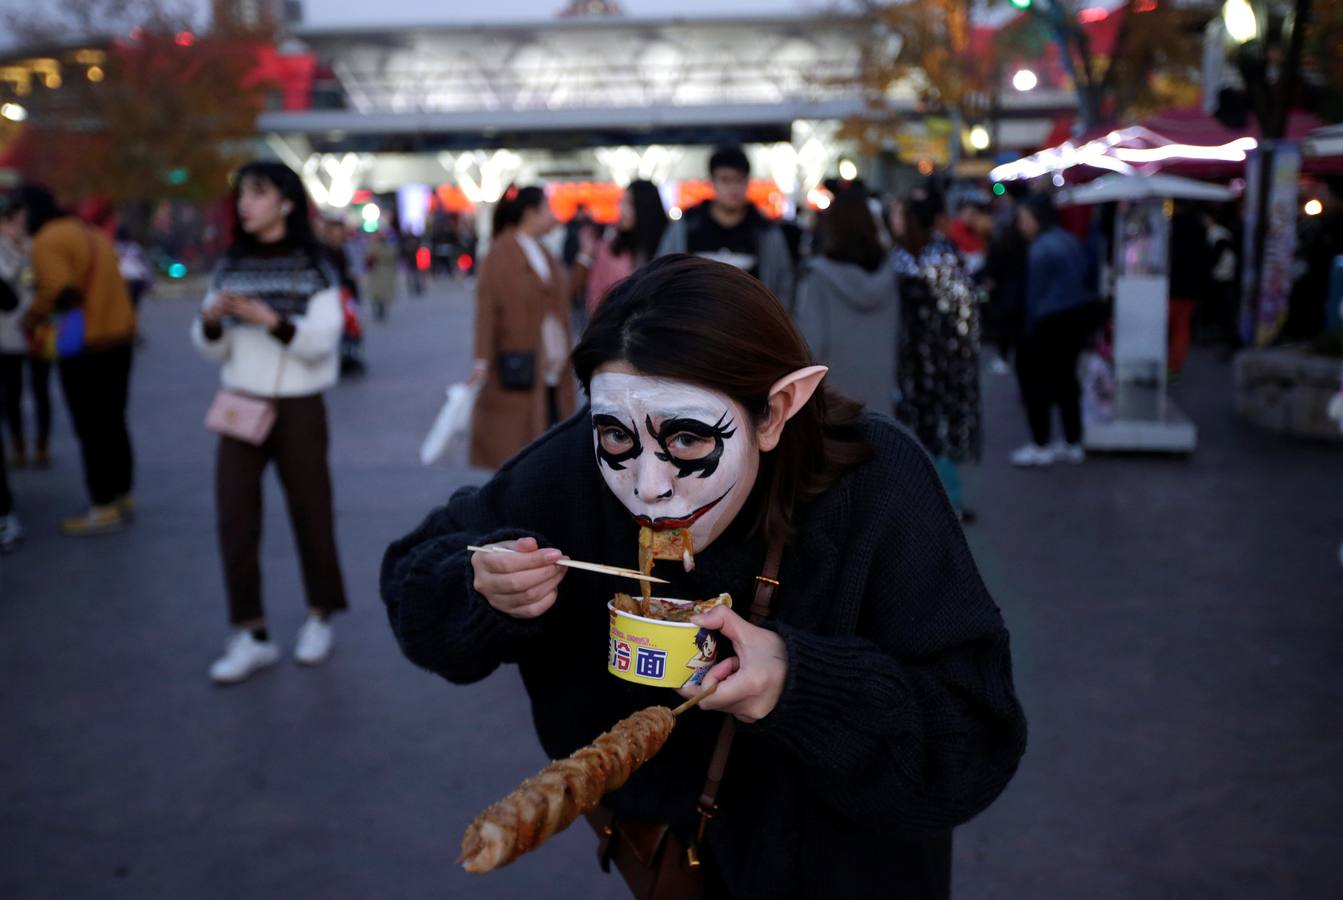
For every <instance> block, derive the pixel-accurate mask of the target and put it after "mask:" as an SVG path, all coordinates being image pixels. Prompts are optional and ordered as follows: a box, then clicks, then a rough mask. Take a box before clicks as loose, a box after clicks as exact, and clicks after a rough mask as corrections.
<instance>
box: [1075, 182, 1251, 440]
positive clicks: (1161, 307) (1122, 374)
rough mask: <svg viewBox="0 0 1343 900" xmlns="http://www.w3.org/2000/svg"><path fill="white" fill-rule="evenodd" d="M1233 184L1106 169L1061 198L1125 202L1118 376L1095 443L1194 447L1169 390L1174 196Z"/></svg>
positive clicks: (1093, 426)
mask: <svg viewBox="0 0 1343 900" xmlns="http://www.w3.org/2000/svg"><path fill="white" fill-rule="evenodd" d="M1234 196H1235V195H1234V194H1233V193H1232V192H1231V191H1230V190H1229V189H1227V188H1224V187H1221V186H1219V185H1213V184H1206V183H1204V182H1201V181H1194V180H1192V179H1189V178H1180V177H1177V176H1173V175H1152V176H1147V177H1142V176H1136V175H1117V174H1115V175H1105V176H1102V177H1101V178H1098V179H1096V180H1095V181H1092V182H1089V183H1087V184H1084V185H1080V186H1077V187H1074V188H1070V189H1068V190H1065V191H1062V192H1060V194H1059V197H1058V203H1059V205H1060V206H1084V205H1095V204H1100V203H1118V204H1119V208H1118V212H1117V216H1116V219H1115V240H1114V258H1113V266H1114V268H1113V271H1114V286H1113V296H1114V380H1115V396H1114V404H1113V408H1112V409H1111V410H1110V411H1109V413H1108V415H1107V414H1103V413H1101V412H1099V411H1096V410H1089V411H1088V414H1087V419H1086V431H1085V437H1084V443H1085V445H1086V448H1087V449H1088V450H1099V451H1139V452H1144V451H1145V452H1158V453H1189V452H1192V451H1193V449H1194V447H1195V445H1196V444H1197V443H1198V431H1197V429H1196V428H1195V426H1194V423H1193V422H1191V421H1190V420H1189V418H1188V417H1187V416H1185V414H1184V413H1183V412H1182V411H1181V410H1180V409H1179V407H1177V406H1176V405H1175V403H1174V402H1172V401H1171V399H1170V397H1169V396H1168V395H1167V390H1166V388H1167V362H1166V351H1167V310H1168V305H1169V281H1168V272H1169V258H1168V257H1169V254H1168V248H1169V246H1170V216H1171V207H1172V205H1173V204H1172V202H1171V201H1173V200H1201V201H1212V202H1219V201H1227V200H1231V199H1232V198H1233V197H1234Z"/></svg>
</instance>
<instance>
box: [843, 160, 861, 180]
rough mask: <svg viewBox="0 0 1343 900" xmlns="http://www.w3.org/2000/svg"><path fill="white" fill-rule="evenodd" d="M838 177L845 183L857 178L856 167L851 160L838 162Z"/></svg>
mask: <svg viewBox="0 0 1343 900" xmlns="http://www.w3.org/2000/svg"><path fill="white" fill-rule="evenodd" d="M839 177H840V178H843V179H844V180H845V181H853V180H854V179H855V178H857V177H858V167H857V166H856V165H854V162H853V160H851V159H841V160H840V161H839Z"/></svg>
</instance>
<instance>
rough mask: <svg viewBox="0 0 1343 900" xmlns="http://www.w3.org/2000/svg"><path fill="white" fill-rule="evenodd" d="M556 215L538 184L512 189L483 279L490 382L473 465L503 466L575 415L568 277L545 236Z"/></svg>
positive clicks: (481, 360) (483, 350) (481, 402)
mask: <svg viewBox="0 0 1343 900" xmlns="http://www.w3.org/2000/svg"><path fill="white" fill-rule="evenodd" d="M554 227H555V217H554V215H553V214H552V213H551V211H550V205H549V203H547V202H546V196H545V193H544V192H543V191H542V190H541V189H540V188H538V187H525V188H521V189H518V188H509V190H508V193H506V194H505V195H504V197H503V199H501V200H500V201H499V206H498V207H497V209H496V210H495V217H494V243H493V244H492V246H491V247H490V250H489V253H488V254H487V255H486V257H485V260H484V262H483V263H482V264H481V269H480V276H479V278H478V280H477V281H476V340H475V372H474V374H473V378H474V379H477V380H483V386H482V388H481V391H480V398H479V399H478V400H477V401H476V408H475V414H474V416H473V419H472V422H471V465H473V466H477V467H479V468H487V469H497V468H499V467H500V466H501V465H503V464H504V462H505V461H506V460H508V458H509V457H511V456H512V455H513V454H515V453H517V452H518V451H519V450H521V449H522V448H523V447H525V446H527V445H528V444H529V443H531V442H532V441H533V440H535V439H536V438H537V437H539V436H540V435H541V433H542V432H543V431H545V430H546V429H547V428H549V427H550V426H551V425H553V424H555V423H556V422H557V421H559V420H561V419H564V418H567V417H568V416H569V415H571V414H572V413H573V411H574V402H575V388H574V384H573V380H572V378H570V377H569V376H568V374H567V362H568V357H569V346H570V341H569V329H568V327H567V325H566V324H565V323H566V322H567V321H568V316H569V311H568V307H567V305H566V304H565V297H566V296H568V294H567V290H566V286H565V276H564V272H563V270H562V269H561V268H560V266H559V264H558V263H557V262H556V261H555V259H554V257H552V256H551V255H550V253H549V252H548V251H547V250H546V249H545V247H543V246H541V243H540V239H541V238H542V237H544V236H545V234H546V233H547V232H549V231H550V230H551V229H552V228H554Z"/></svg>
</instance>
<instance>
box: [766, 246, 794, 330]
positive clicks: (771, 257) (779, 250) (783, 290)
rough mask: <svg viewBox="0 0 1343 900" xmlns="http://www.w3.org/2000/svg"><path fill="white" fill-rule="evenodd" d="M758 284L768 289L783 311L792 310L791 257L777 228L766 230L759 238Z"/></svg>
mask: <svg viewBox="0 0 1343 900" xmlns="http://www.w3.org/2000/svg"><path fill="white" fill-rule="evenodd" d="M760 283H761V284H763V285H764V286H765V287H767V288H769V290H770V293H772V294H773V295H774V296H775V297H777V298H778V300H779V302H780V303H782V304H783V307H784V309H788V310H791V309H792V308H793V257H792V255H791V254H790V253H789V252H788V241H787V240H785V239H784V236H783V232H782V231H780V230H779V229H778V228H766V229H765V231H764V233H763V234H762V235H761V236H760Z"/></svg>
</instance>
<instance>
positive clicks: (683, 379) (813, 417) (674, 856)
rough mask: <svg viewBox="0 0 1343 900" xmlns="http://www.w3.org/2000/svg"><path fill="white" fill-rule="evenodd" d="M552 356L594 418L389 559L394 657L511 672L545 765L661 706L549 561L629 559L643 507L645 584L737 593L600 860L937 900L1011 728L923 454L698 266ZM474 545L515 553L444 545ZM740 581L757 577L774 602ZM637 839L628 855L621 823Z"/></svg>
mask: <svg viewBox="0 0 1343 900" xmlns="http://www.w3.org/2000/svg"><path fill="white" fill-rule="evenodd" d="M573 362H574V369H575V373H576V374H577V377H578V380H579V381H580V382H581V383H582V384H583V385H584V388H585V390H586V391H587V394H588V396H589V398H590V400H591V415H590V416H575V417H573V418H571V419H569V420H568V421H567V422H565V423H564V424H563V425H561V426H560V427H559V428H556V429H553V430H552V431H550V432H549V433H548V434H546V435H545V437H543V438H542V439H541V440H540V441H538V442H537V443H536V444H534V445H533V446H532V447H531V448H530V449H529V451H528V452H527V453H526V454H524V455H522V456H520V457H517V458H516V459H515V460H514V462H513V464H512V465H510V466H508V467H507V468H505V469H504V470H502V471H501V472H499V473H498V474H496V475H495V476H494V478H493V479H492V480H491V481H490V482H489V484H487V485H485V486H484V487H481V488H464V489H462V490H460V491H458V492H457V494H455V495H454V496H453V498H452V499H451V500H450V501H449V502H448V504H447V505H446V506H443V507H440V508H438V509H435V510H434V511H433V512H431V513H430V515H429V516H428V518H427V519H426V520H425V521H424V523H423V524H421V525H420V526H419V527H418V528H416V529H415V531H413V532H411V533H410V534H408V535H407V536H406V537H404V538H402V539H401V540H399V541H397V542H396V543H394V544H392V546H391V547H390V548H389V549H388V551H387V554H386V556H385V558H384V561H383V568H382V579H381V586H382V596H383V600H384V602H385V604H386V606H387V613H388V618H389V620H390V622H391V626H392V630H393V632H394V633H395V635H396V638H397V640H398V642H399V643H400V646H401V650H402V652H403V653H404V654H405V655H406V656H407V658H408V659H410V660H411V661H412V662H414V663H415V664H417V665H419V666H421V667H423V668H425V669H428V670H430V671H432V672H436V673H438V674H440V675H442V676H443V677H444V678H446V679H448V680H449V681H451V682H454V683H458V684H468V683H472V682H475V681H479V680H480V679H482V678H484V677H485V676H486V675H488V674H489V673H490V672H492V671H493V670H495V669H497V668H498V667H499V666H500V665H502V664H504V663H505V662H509V663H516V664H517V665H518V668H519V669H520V671H521V675H522V680H523V684H525V685H526V688H527V691H528V693H529V694H530V698H531V710H532V718H533V721H534V724H535V727H536V731H537V734H538V736H539V737H540V740H541V745H542V747H543V748H544V750H545V753H546V754H547V755H548V756H549V757H551V758H553V759H562V758H564V757H566V756H568V755H569V754H570V753H573V752H574V751H575V750H577V749H578V748H579V747H581V746H583V745H585V744H587V743H589V742H590V741H592V739H593V738H595V737H596V736H597V735H599V734H601V733H602V732H604V731H606V730H607V729H608V728H610V727H611V726H612V725H613V724H615V723H616V722H617V721H618V720H620V719H621V718H623V717H625V716H628V715H630V714H632V713H633V712H635V711H636V710H639V709H642V708H644V707H648V706H652V705H674V703H675V702H676V701H675V700H674V699H673V696H674V695H672V694H670V693H669V692H668V691H667V690H665V689H663V688H659V687H653V686H645V685H643V684H634V683H631V682H629V681H624V680H620V679H618V678H615V677H612V675H611V674H609V673H608V669H607V667H608V660H609V659H610V656H609V655H608V653H606V652H605V650H606V647H607V640H606V639H607V636H608V634H609V633H610V617H609V613H608V611H607V609H606V604H605V603H604V602H602V600H603V598H607V597H611V596H612V595H613V594H614V593H615V592H616V591H624V590H626V588H625V586H624V584H623V583H621V582H619V581H618V580H617V579H615V578H612V577H610V576H605V575H602V576H598V575H591V574H587V573H577V572H576V573H573V574H572V575H566V573H567V572H568V571H569V570H568V569H565V568H561V567H560V566H557V565H555V562H556V561H557V560H559V559H560V558H562V557H563V556H565V555H569V556H571V557H572V558H574V559H581V560H596V561H601V562H604V563H610V564H615V565H627V566H633V565H635V563H636V559H637V558H638V556H639V549H638V548H639V546H640V537H639V533H640V526H639V523H640V522H643V523H645V524H646V525H649V523H651V525H650V527H651V528H654V529H663V533H665V529H669V528H681V529H684V530H686V531H688V532H689V535H690V538H689V542H688V543H689V544H693V547H694V557H693V566H692V565H689V564H687V565H682V564H681V559H679V558H678V559H677V561H676V562H672V563H667V564H665V566H661V565H660V566H659V567H658V568H657V569H656V570H655V574H657V575H658V576H659V577H663V578H666V579H667V580H668V581H669V582H671V583H670V584H669V585H666V586H665V590H667V591H668V594H667V596H676V597H686V598H697V597H716V596H718V595H719V594H720V593H722V592H728V593H730V594H731V596H732V597H733V598H734V599H735V600H736V603H735V604H734V608H733V609H729V608H727V607H724V606H719V607H717V608H716V609H714V610H713V611H712V612H710V613H708V614H706V615H703V616H698V617H696V618H695V619H693V620H692V622H693V623H694V624H695V625H697V626H699V628H701V629H703V630H704V631H706V632H709V633H711V634H713V635H714V636H715V637H718V638H719V642H718V643H719V647H720V648H722V647H724V646H725V645H726V642H725V641H722V640H721V638H722V637H726V638H728V639H730V641H731V643H732V649H733V651H734V653H735V655H733V656H730V657H727V658H725V659H720V660H719V661H718V662H717V663H716V665H715V666H714V667H713V668H712V669H711V670H710V671H709V672H708V673H707V675H706V676H705V679H704V682H703V687H709V686H712V687H715V693H714V694H713V695H712V696H707V697H705V698H703V699H702V702H701V703H700V705H699V707H698V708H697V709H693V710H690V711H688V712H687V713H686V714H685V715H683V716H681V717H680V719H679V720H678V722H677V725H676V729H675V731H674V732H673V734H672V736H671V739H670V740H669V741H668V742H667V743H666V745H665V746H664V747H663V748H662V749H661V751H660V752H658V753H657V754H656V755H655V756H653V757H652V758H651V759H646V760H645V759H644V758H642V757H640V762H642V763H643V765H641V766H640V767H639V768H638V769H637V770H635V771H634V773H633V775H632V777H630V779H629V780H628V781H627V782H626V783H625V784H624V785H623V786H622V787H620V788H618V789H616V790H615V791H613V792H611V793H609V794H607V795H606V796H605V797H603V799H602V804H603V806H602V808H601V809H600V810H598V811H597V812H595V813H594V816H595V817H597V819H598V821H605V822H606V823H607V824H606V825H605V826H604V829H605V830H604V831H603V832H602V833H603V834H604V835H605V838H604V840H603V846H604V848H605V852H606V854H607V857H606V858H607V859H609V858H610V857H612V856H614V857H615V859H616V860H618V861H620V864H619V869H620V871H621V872H622V874H624V875H625V877H627V878H630V880H631V883H633V882H634V877H638V876H639V875H643V876H646V877H647V878H648V880H649V882H650V883H651V882H654V881H657V880H658V879H659V878H661V879H668V877H669V876H670V877H671V878H675V879H677V880H678V881H681V883H683V884H684V882H685V881H697V882H698V885H697V886H694V887H691V886H687V889H686V890H684V891H681V892H678V893H675V894H673V893H671V891H670V890H666V889H665V888H667V887H668V885H666V884H665V883H664V891H663V893H661V894H658V896H677V897H701V896H702V897H715V898H717V897H730V898H752V900H755V898H771V900H779V898H818V897H864V898H867V897H898V898H920V900H938V898H947V897H949V896H950V890H951V888H950V881H951V846H952V829H953V828H954V827H955V826H956V825H958V824H960V823H962V822H965V821H966V820H968V819H969V818H971V817H972V816H974V815H976V814H977V813H978V812H980V811H981V810H983V809H984V808H985V807H987V806H988V805H989V804H990V803H991V802H992V801H993V799H994V798H995V797H996V796H997V795H998V794H999V793H1000V792H1001V791H1002V789H1003V787H1004V785H1006V784H1007V782H1008V781H1009V780H1010V778H1011V777H1012V774H1013V772H1014V771H1015V769H1016V767H1017V763H1018V760H1019V759H1020V758H1021V755H1022V752H1023V749H1024V747H1025V740H1026V723H1025V718H1024V716H1023V714H1022V710H1021V707H1020V705H1019V703H1018V702H1017V699H1016V696H1015V693H1014V689H1013V684H1012V674H1011V659H1010V652H1009V639H1008V633H1007V630H1006V628H1005V626H1004V624H1003V621H1002V617H1001V615H1000V613H999V610H998V608H997V607H996V606H995V605H994V603H993V600H992V599H991V598H990V596H989V593H988V591H987V590H986V589H985V587H984V584H983V582H982V580H981V579H980V577H979V574H978V572H977V571H976V569H975V563H974V559H973V557H972V556H971V554H970V551H969V548H968V547H967V545H966V543H965V539H964V537H963V535H962V534H961V529H960V527H959V526H958V524H957V522H956V517H955V515H954V512H953V510H952V509H951V507H950V505H949V504H948V503H947V501H946V496H945V494H944V493H943V492H942V490H941V488H940V487H939V486H938V483H937V475H936V473H935V472H934V471H933V468H932V466H931V465H930V464H929V461H928V457H927V455H926V454H925V453H924V452H923V451H922V450H921V449H920V448H919V446H918V445H917V443H916V442H915V441H914V440H913V439H912V438H911V437H910V436H909V434H908V433H907V432H906V431H904V430H903V429H900V428H898V427H896V426H895V424H894V423H893V422H891V421H889V420H888V419H885V418H881V417H873V416H867V415H864V414H863V411H862V408H861V407H860V406H859V404H858V403H856V402H854V401H852V400H848V399H847V398H844V397H843V396H841V395H839V394H837V393H834V392H832V391H829V390H828V389H826V388H825V387H824V386H823V384H822V379H823V377H824V375H825V369H824V368H823V367H820V366H816V365H813V363H812V359H811V354H810V352H809V351H808V348H807V345H806V343H805V341H803V339H802V337H801V336H800V335H799V333H798V332H797V330H796V328H795V327H794V325H793V324H792V322H791V320H790V318H789V316H788V313H787V311H786V310H785V309H784V308H783V306H782V304H780V303H779V302H778V299H777V298H775V297H774V296H773V295H772V294H770V293H769V292H768V291H767V290H765V289H764V288H763V286H762V285H761V283H760V282H759V281H757V280H756V279H753V278H749V277H747V276H746V275H745V274H744V273H743V272H742V271H741V270H739V269H736V268H734V267H732V266H728V265H724V264H722V263H716V262H712V261H709V260H703V259H696V258H693V257H688V256H673V257H666V258H662V259H658V260H656V261H654V262H652V263H650V264H649V265H647V266H645V267H643V268H642V269H639V270H638V271H636V272H635V273H634V274H633V275H632V276H631V277H629V278H627V279H625V280H624V281H622V282H621V283H620V284H619V285H617V286H616V287H615V288H614V289H613V290H612V291H611V293H610V294H609V295H608V296H607V298H606V300H605V301H603V302H602V304H601V305H600V306H599V307H598V309H597V312H596V315H595V316H594V317H593V320H592V322H591V324H589V326H588V329H587V331H585V332H584V335H583V339H582V340H581V341H580V342H579V344H578V346H577V348H575V350H574V354H573ZM594 444H595V447H596V453H595V454H594V452H593V450H594ZM489 543H495V544H500V545H502V546H505V547H508V548H511V549H514V550H519V551H521V552H518V553H477V554H474V555H473V554H472V552H471V551H470V550H468V547H469V546H472V545H482V544H489ZM542 548H544V549H542ZM687 570H689V571H687ZM757 584H772V585H776V586H777V588H776V589H775V592H774V594H773V598H772V599H773V602H769V601H770V597H771V592H770V590H768V589H761V590H760V592H759V593H757V588H756V585H757ZM660 588H661V586H660ZM752 596H755V597H756V598H757V601H758V602H759V604H760V605H759V606H758V607H757V609H758V610H759V616H758V617H756V616H753V620H754V621H747V619H746V618H745V613H746V611H747V608H748V607H750V606H752V603H751V600H750V598H751V597H752ZM762 622H763V623H764V624H763V626H762V624H761V623H762ZM719 652H720V653H721V654H725V653H726V651H724V650H722V649H720V651H719ZM640 656H643V654H640ZM654 670H655V667H654ZM646 671H649V670H646ZM682 678H683V676H682V675H681V674H680V673H674V681H675V683H677V684H680V683H681V681H682ZM703 687H699V688H693V687H692V688H687V689H685V690H684V692H683V694H682V696H685V695H686V694H687V693H689V692H696V691H699V690H702V689H703ZM715 748H717V749H716V750H715ZM711 756H713V757H715V758H716V759H717V760H718V762H717V763H715V765H714V772H715V774H714V775H709V769H710V758H711ZM724 762H725V764H724ZM720 782H721V791H719V789H718V788H719V783H720ZM706 791H707V792H708V794H709V799H708V800H707V801H706V800H703V799H701V798H702V795H703V794H704V793H705V792H706ZM529 814H530V815H538V814H542V813H541V811H539V810H536V809H531V810H522V812H521V818H520V819H517V820H515V821H516V822H517V825H518V827H519V828H521V829H527V828H529V826H531V825H533V824H535V826H536V828H538V829H539V828H543V827H544V823H543V822H540V823H532V822H530V821H529ZM659 826H661V828H659ZM653 832H657V833H659V834H662V835H663V837H662V838H659V842H658V843H657V845H656V846H654V845H653V844H652V842H649V844H648V845H647V846H648V847H649V848H651V853H649V854H648V855H645V856H642V857H640V856H639V854H641V853H642V852H643V850H644V849H645V848H644V845H642V844H641V843H635V842H634V841H633V839H632V835H634V834H636V833H653ZM528 833H533V832H531V831H529V832H528ZM687 850H691V851H694V856H693V857H692V858H694V859H696V860H697V861H698V862H699V866H698V868H693V869H692V868H689V867H688V866H687V865H686V862H685V860H686V858H687V853H686V851H687ZM640 895H641V896H646V895H648V894H647V891H646V890H645V892H644V893H641V894H640Z"/></svg>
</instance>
